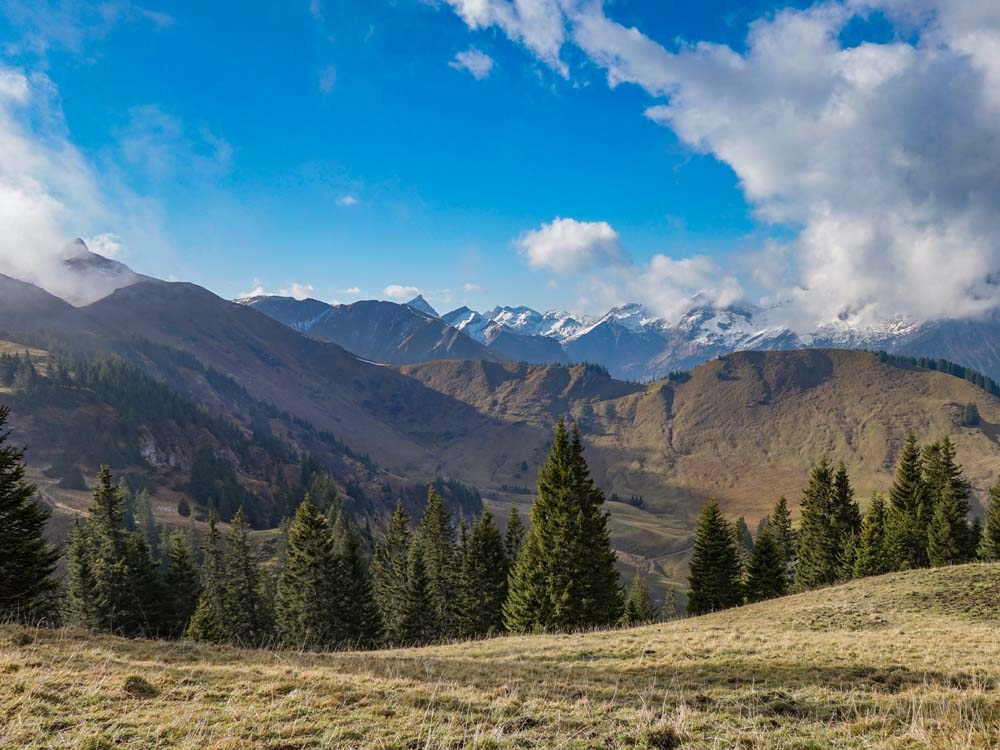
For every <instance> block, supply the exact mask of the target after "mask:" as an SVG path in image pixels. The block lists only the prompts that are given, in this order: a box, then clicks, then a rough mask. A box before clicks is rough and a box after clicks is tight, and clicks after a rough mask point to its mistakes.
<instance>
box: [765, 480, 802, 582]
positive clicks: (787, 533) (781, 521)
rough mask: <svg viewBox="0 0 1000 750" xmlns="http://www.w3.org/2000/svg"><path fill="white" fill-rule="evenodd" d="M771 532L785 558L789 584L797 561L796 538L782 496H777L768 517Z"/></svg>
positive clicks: (785, 502)
mask: <svg viewBox="0 0 1000 750" xmlns="http://www.w3.org/2000/svg"><path fill="white" fill-rule="evenodd" d="M769 525H770V527H771V533H772V535H773V537H774V541H775V542H776V543H777V544H778V549H780V550H781V554H782V557H783V558H784V560H785V579H786V582H787V584H788V585H789V586H790V585H791V583H792V578H793V571H794V570H795V566H796V564H797V563H798V559H799V558H798V552H797V551H796V547H797V539H796V534H795V530H794V529H793V528H792V514H791V511H789V510H788V500H786V499H785V497H784V496H782V497H780V498H778V502H777V504H776V505H775V506H774V511H773V512H772V513H771V519H770V524H769Z"/></svg>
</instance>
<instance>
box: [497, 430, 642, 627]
mask: <svg viewBox="0 0 1000 750" xmlns="http://www.w3.org/2000/svg"><path fill="white" fill-rule="evenodd" d="M603 505H604V493H603V492H601V491H600V490H599V489H598V488H597V487H596V486H595V485H594V482H593V480H592V479H591V478H590V473H589V469H588V468H587V464H586V461H585V460H584V457H583V444H582V441H581V440H580V434H579V430H577V429H574V432H573V437H572V439H571V438H570V435H569V432H568V431H567V429H566V425H565V423H564V422H562V421H560V422H559V424H558V426H557V427H556V431H555V437H554V439H553V443H552V449H551V451H550V453H549V457H548V459H547V461H546V462H545V465H544V466H543V467H542V469H541V471H540V472H539V476H538V493H537V496H536V498H535V500H534V502H533V503H532V506H531V528H530V530H529V532H528V538H527V541H525V543H524V546H523V547H522V549H521V552H520V554H519V555H518V557H517V561H516V562H515V564H514V569H513V572H512V573H511V576H510V582H509V589H508V596H507V601H506V602H505V603H504V623H505V625H506V626H507V629H508V630H510V631H513V632H525V631H533V630H537V631H551V630H562V631H567V630H581V629H584V628H593V627H599V626H608V625H611V624H613V623H615V622H617V621H618V619H619V618H620V616H621V611H622V596H621V586H620V585H619V583H618V573H617V571H616V569H615V559H616V558H615V553H614V551H613V550H612V549H611V542H610V537H609V534H608V528H607V521H608V516H607V514H606V513H605V512H604V508H603Z"/></svg>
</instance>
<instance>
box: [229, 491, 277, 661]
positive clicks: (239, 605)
mask: <svg viewBox="0 0 1000 750" xmlns="http://www.w3.org/2000/svg"><path fill="white" fill-rule="evenodd" d="M256 558H257V554H256V550H255V549H254V545H253V542H252V541H251V539H250V522H249V520H248V519H247V514H246V511H244V510H243V508H242V507H241V508H240V509H239V510H238V511H237V512H236V515H235V516H233V520H232V523H231V524H230V529H229V534H227V535H226V555H225V559H226V565H225V569H226V578H225V584H224V591H223V597H222V603H223V622H224V623H225V629H226V636H227V638H228V640H229V641H230V642H232V643H235V644H237V645H239V646H244V647H253V646H260V645H262V644H264V643H265V642H267V640H268V638H269V637H270V635H271V620H270V611H269V608H268V602H266V601H265V599H264V596H263V595H262V589H261V578H260V570H259V568H258V565H257V559H256Z"/></svg>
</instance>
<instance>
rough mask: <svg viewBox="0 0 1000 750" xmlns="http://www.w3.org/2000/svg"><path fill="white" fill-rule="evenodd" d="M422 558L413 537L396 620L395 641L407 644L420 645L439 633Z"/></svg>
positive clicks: (425, 567)
mask: <svg viewBox="0 0 1000 750" xmlns="http://www.w3.org/2000/svg"><path fill="white" fill-rule="evenodd" d="M424 559H425V555H424V553H423V551H422V550H421V549H420V545H419V544H418V543H417V540H416V539H414V540H413V542H412V544H411V545H410V553H409V555H408V558H407V570H406V586H405V590H404V596H403V609H402V612H401V617H400V624H399V631H400V634H399V642H400V643H402V644H404V645H407V646H422V645H424V644H427V643H431V642H433V641H434V640H437V639H438V638H439V637H440V629H439V624H438V622H437V621H436V616H435V613H434V602H433V597H432V594H431V583H430V579H429V578H428V576H427V565H426V563H425V562H424Z"/></svg>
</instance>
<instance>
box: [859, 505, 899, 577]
mask: <svg viewBox="0 0 1000 750" xmlns="http://www.w3.org/2000/svg"><path fill="white" fill-rule="evenodd" d="M892 563H893V561H892V555H891V552H890V550H889V547H888V538H887V536H886V507H885V499H884V498H883V497H882V495H880V494H878V493H875V495H873V496H872V503H871V507H870V508H869V509H868V513H867V514H866V515H865V517H864V520H863V521H862V523H861V536H860V537H859V541H858V551H857V555H856V556H855V560H854V577H855V578H865V577H868V576H880V575H883V574H884V573H888V572H889V571H891V570H892Z"/></svg>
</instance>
